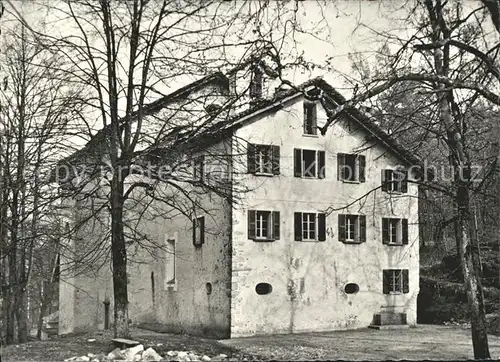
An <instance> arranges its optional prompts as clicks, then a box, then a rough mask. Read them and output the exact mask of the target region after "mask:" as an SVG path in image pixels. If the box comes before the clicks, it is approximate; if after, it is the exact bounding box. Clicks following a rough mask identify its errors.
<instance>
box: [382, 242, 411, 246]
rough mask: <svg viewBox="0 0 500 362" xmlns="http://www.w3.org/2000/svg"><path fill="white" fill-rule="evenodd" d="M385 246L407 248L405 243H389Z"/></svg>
mask: <svg viewBox="0 0 500 362" xmlns="http://www.w3.org/2000/svg"><path fill="white" fill-rule="evenodd" d="M384 245H387V246H405V245H406V244H403V243H387V244H384Z"/></svg>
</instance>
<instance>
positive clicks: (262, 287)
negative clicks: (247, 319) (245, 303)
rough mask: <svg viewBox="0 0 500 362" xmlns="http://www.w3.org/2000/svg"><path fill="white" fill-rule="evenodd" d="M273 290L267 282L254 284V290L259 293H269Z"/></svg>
mask: <svg viewBox="0 0 500 362" xmlns="http://www.w3.org/2000/svg"><path fill="white" fill-rule="evenodd" d="M272 291H273V287H272V285H271V284H269V283H259V284H257V285H256V286H255V292H256V293H257V294H259V295H265V294H269V293H271V292H272Z"/></svg>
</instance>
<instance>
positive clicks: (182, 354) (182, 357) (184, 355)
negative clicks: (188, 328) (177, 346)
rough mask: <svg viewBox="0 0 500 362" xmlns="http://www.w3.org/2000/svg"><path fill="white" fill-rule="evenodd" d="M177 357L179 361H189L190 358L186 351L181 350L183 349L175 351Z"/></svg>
mask: <svg viewBox="0 0 500 362" xmlns="http://www.w3.org/2000/svg"><path fill="white" fill-rule="evenodd" d="M177 359H178V360H179V361H189V360H190V359H189V354H188V353H187V352H183V351H181V352H178V353H177Z"/></svg>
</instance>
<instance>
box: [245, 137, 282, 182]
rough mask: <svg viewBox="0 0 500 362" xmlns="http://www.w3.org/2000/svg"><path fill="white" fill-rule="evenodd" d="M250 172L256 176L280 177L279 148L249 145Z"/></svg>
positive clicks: (248, 160)
mask: <svg viewBox="0 0 500 362" xmlns="http://www.w3.org/2000/svg"><path fill="white" fill-rule="evenodd" d="M247 163H248V164H247V168H248V172H249V173H252V174H255V175H266V176H272V175H279V173H280V148H279V146H271V145H259V144H249V145H248V149H247Z"/></svg>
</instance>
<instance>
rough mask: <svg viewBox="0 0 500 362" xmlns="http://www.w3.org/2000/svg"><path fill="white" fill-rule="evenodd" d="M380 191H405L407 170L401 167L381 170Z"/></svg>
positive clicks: (406, 190)
mask: <svg viewBox="0 0 500 362" xmlns="http://www.w3.org/2000/svg"><path fill="white" fill-rule="evenodd" d="M382 191H385V192H390V193H407V192H408V172H407V171H406V170H403V169H396V170H392V169H391V170H389V169H386V170H382Z"/></svg>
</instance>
